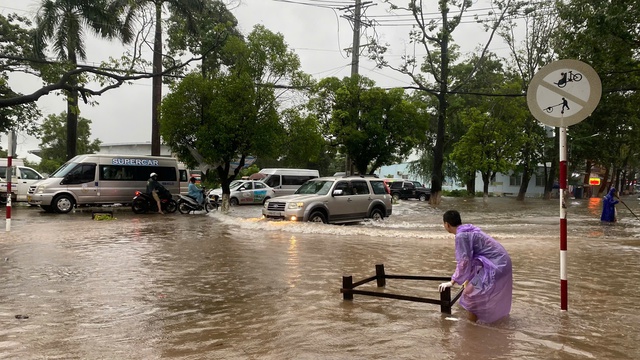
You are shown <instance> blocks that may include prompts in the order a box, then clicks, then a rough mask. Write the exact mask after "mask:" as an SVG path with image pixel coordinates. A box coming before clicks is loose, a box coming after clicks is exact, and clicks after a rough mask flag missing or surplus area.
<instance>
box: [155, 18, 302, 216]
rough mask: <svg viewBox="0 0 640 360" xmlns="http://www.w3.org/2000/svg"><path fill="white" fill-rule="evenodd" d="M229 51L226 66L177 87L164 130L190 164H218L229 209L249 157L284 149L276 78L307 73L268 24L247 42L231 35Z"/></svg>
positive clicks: (165, 108)
mask: <svg viewBox="0 0 640 360" xmlns="http://www.w3.org/2000/svg"><path fill="white" fill-rule="evenodd" d="M224 52H225V53H227V54H230V56H231V57H230V58H231V59H232V65H231V66H229V67H228V68H226V69H224V71H220V72H216V73H211V74H208V76H207V77H203V76H202V73H192V74H190V75H188V76H187V77H186V78H185V79H183V80H182V81H181V82H180V83H179V84H176V85H174V86H173V87H172V92H171V93H170V94H168V95H167V96H166V98H165V99H164V101H163V105H162V118H161V122H162V128H161V133H162V136H163V138H164V139H165V141H166V143H167V144H168V145H169V146H170V147H171V148H172V150H173V151H174V152H175V153H177V154H178V155H179V157H180V158H181V159H182V160H183V161H185V162H186V163H187V164H189V165H193V164H200V166H201V168H202V167H210V168H212V169H215V171H216V173H217V175H218V177H219V178H220V180H221V184H222V191H223V210H224V211H227V210H228V200H229V194H230V189H229V184H230V183H231V181H232V180H233V179H235V178H236V177H237V176H238V174H239V172H240V169H242V167H243V166H244V160H245V159H246V157H247V156H249V155H254V156H258V157H260V156H262V155H266V156H274V155H276V153H277V151H278V150H280V148H281V145H280V142H279V139H281V138H282V135H283V134H284V132H283V127H282V124H281V123H280V115H279V113H278V106H279V103H278V95H277V93H276V85H278V84H277V82H278V81H286V80H288V81H289V82H290V83H292V84H296V83H299V82H300V81H304V79H307V78H308V76H306V75H304V74H302V73H300V71H299V68H300V61H299V59H298V57H297V56H296V55H295V54H294V53H293V52H291V51H290V50H289V49H288V47H287V45H286V43H285V42H284V38H283V37H282V35H281V34H274V33H272V32H270V31H268V30H267V29H265V28H264V27H263V26H256V27H255V28H254V30H253V31H252V32H251V33H250V34H249V35H248V36H247V40H246V41H243V39H240V38H231V39H229V41H228V42H227V44H226V45H225V50H224ZM236 161H238V164H237V165H232V163H233V162H236Z"/></svg>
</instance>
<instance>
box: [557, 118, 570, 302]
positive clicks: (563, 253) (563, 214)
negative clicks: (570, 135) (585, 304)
mask: <svg viewBox="0 0 640 360" xmlns="http://www.w3.org/2000/svg"><path fill="white" fill-rule="evenodd" d="M559 183H560V310H567V293H568V290H567V206H566V204H565V201H564V199H565V191H566V190H567V128H566V127H561V128H560V180H559Z"/></svg>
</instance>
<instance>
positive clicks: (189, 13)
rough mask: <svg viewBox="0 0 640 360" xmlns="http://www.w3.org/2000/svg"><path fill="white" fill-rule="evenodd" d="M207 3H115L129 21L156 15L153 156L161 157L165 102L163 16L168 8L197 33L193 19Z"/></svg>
mask: <svg viewBox="0 0 640 360" xmlns="http://www.w3.org/2000/svg"><path fill="white" fill-rule="evenodd" d="M204 1H207V0H116V3H118V4H119V5H120V6H121V7H122V8H124V14H126V18H132V17H136V16H138V17H141V18H144V17H145V12H146V11H149V10H151V11H152V12H153V18H154V20H153V26H154V36H153V61H152V62H153V73H154V74H155V76H153V78H152V84H151V91H152V98H151V155H156V156H157V155H160V123H159V117H160V104H161V101H162V78H163V76H162V69H163V57H164V56H165V54H164V50H163V41H162V34H163V28H162V25H163V23H164V20H163V19H162V14H163V12H164V10H165V6H166V8H167V9H168V11H169V12H170V13H171V14H175V15H177V16H178V17H179V18H181V19H183V21H184V24H185V26H186V28H187V29H188V32H189V33H195V32H196V28H195V24H194V16H195V14H197V13H198V12H199V11H201V10H202V7H203V3H204ZM184 36H186V34H184Z"/></svg>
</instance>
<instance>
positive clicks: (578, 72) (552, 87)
mask: <svg viewBox="0 0 640 360" xmlns="http://www.w3.org/2000/svg"><path fill="white" fill-rule="evenodd" d="M601 95H602V82H601V81H600V77H599V76H598V73H596V72H595V70H593V68H592V67H591V66H589V65H587V64H585V63H583V62H581V61H578V60H570V59H565V60H559V61H555V62H552V63H551V64H549V65H547V66H545V67H543V68H542V69H540V71H538V72H537V73H536V74H535V76H534V77H533V79H531V82H530V83H529V88H528V89H527V105H528V106H529V110H530V111H531V114H533V116H534V117H535V118H536V119H538V121H540V122H541V123H543V124H545V125H549V126H555V127H568V126H570V125H575V124H577V123H579V122H580V121H582V120H584V119H586V118H587V116H589V115H591V113H592V112H593V110H595V108H596V106H598V102H600V96H601Z"/></svg>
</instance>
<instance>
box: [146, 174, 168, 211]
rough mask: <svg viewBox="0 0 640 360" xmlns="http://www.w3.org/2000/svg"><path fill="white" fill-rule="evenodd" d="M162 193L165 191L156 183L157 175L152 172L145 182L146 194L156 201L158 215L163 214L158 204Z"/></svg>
mask: <svg viewBox="0 0 640 360" xmlns="http://www.w3.org/2000/svg"><path fill="white" fill-rule="evenodd" d="M163 191H166V189H165V188H164V186H162V184H160V183H159V182H158V174H156V173H154V172H152V173H151V175H149V180H147V194H149V195H151V196H152V197H153V198H154V199H155V200H156V204H158V213H159V214H164V213H163V212H162V206H161V204H160V193H161V192H163Z"/></svg>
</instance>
